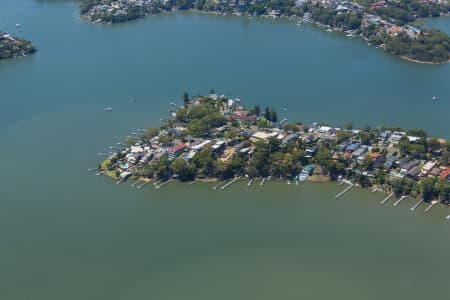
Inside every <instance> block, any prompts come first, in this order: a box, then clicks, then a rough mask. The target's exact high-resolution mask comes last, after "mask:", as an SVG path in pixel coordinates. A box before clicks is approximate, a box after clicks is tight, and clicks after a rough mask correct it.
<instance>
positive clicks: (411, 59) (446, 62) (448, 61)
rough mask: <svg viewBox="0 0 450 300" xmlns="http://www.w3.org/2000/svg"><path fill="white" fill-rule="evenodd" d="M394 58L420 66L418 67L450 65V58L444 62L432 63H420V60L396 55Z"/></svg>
mask: <svg viewBox="0 0 450 300" xmlns="http://www.w3.org/2000/svg"><path fill="white" fill-rule="evenodd" d="M396 56H398V57H400V58H401V59H403V60H406V61H409V62H413V63H416V64H420V65H445V64H448V63H450V58H449V59H448V60H446V61H441V62H432V61H421V60H417V59H413V58H409V57H406V56H401V55H396Z"/></svg>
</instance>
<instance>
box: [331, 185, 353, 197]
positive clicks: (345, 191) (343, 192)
mask: <svg viewBox="0 0 450 300" xmlns="http://www.w3.org/2000/svg"><path fill="white" fill-rule="evenodd" d="M353 187H354V185H353V184H350V185H349V186H348V187H347V188H346V189H345V190H343V191H342V192H340V193H339V194H337V195H336V196H335V197H334V198H335V199H339V197H341V196H342V195H344V194H345V193H347V192H348V191H350V190H351V189H352V188H353Z"/></svg>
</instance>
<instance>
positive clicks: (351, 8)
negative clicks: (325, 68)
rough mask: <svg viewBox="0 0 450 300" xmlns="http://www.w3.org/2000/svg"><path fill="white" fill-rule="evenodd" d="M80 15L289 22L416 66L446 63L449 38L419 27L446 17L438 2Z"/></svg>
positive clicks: (183, 3)
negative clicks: (358, 41) (186, 14)
mask: <svg viewBox="0 0 450 300" xmlns="http://www.w3.org/2000/svg"><path fill="white" fill-rule="evenodd" d="M80 8H81V15H82V16H83V18H85V19H87V20H90V21H92V22H96V23H118V22H126V21H130V20H134V19H138V18H142V17H144V16H148V15H154V14H158V13H161V12H169V11H176V10H195V11H202V12H210V13H215V14H221V15H227V14H234V15H247V16H249V17H251V18H253V17H257V16H259V17H271V18H279V17H285V18H289V19H292V20H295V21H297V22H298V25H300V24H302V23H303V22H311V23H314V24H317V25H318V26H320V27H322V28H324V29H326V30H327V31H342V32H345V33H346V36H348V37H356V36H359V37H362V38H363V39H365V40H366V41H367V42H368V44H371V45H374V46H376V47H378V48H381V49H384V50H386V51H387V52H389V53H391V54H393V55H396V56H398V57H401V58H403V59H406V60H409V61H412V62H416V63H432V64H435V63H446V62H448V61H449V59H450V37H449V36H448V35H447V34H445V33H443V32H442V31H440V30H436V29H426V28H422V26H420V20H421V19H422V18H428V17H438V16H441V15H448V14H449V10H450V6H449V5H448V3H447V1H440V0H426V1H425V0H412V1H410V0H399V1H393V0H378V1H375V0H358V1H355V2H349V1H339V0H322V1H319V0H296V1H294V0H288V1H284V0H271V1H269V0H251V1H250V0H223V1H221V0H161V1H160V0H116V1H113V0H81V5H80Z"/></svg>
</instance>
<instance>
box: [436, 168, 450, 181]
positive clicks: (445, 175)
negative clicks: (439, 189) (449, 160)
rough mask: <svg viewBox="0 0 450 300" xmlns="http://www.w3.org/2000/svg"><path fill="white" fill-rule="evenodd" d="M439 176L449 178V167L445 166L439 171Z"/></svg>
mask: <svg viewBox="0 0 450 300" xmlns="http://www.w3.org/2000/svg"><path fill="white" fill-rule="evenodd" d="M439 177H441V178H442V179H445V180H449V179H450V168H445V169H443V170H442V171H441V172H440V173H439Z"/></svg>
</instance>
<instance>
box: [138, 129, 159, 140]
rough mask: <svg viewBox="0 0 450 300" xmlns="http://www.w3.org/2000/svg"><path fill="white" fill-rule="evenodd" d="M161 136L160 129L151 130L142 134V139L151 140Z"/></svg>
mask: <svg viewBox="0 0 450 300" xmlns="http://www.w3.org/2000/svg"><path fill="white" fill-rule="evenodd" d="M158 134H159V129H158V128H149V129H147V130H146V131H144V132H143V133H141V138H142V139H143V140H150V139H152V138H154V137H155V136H157V135H158Z"/></svg>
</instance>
